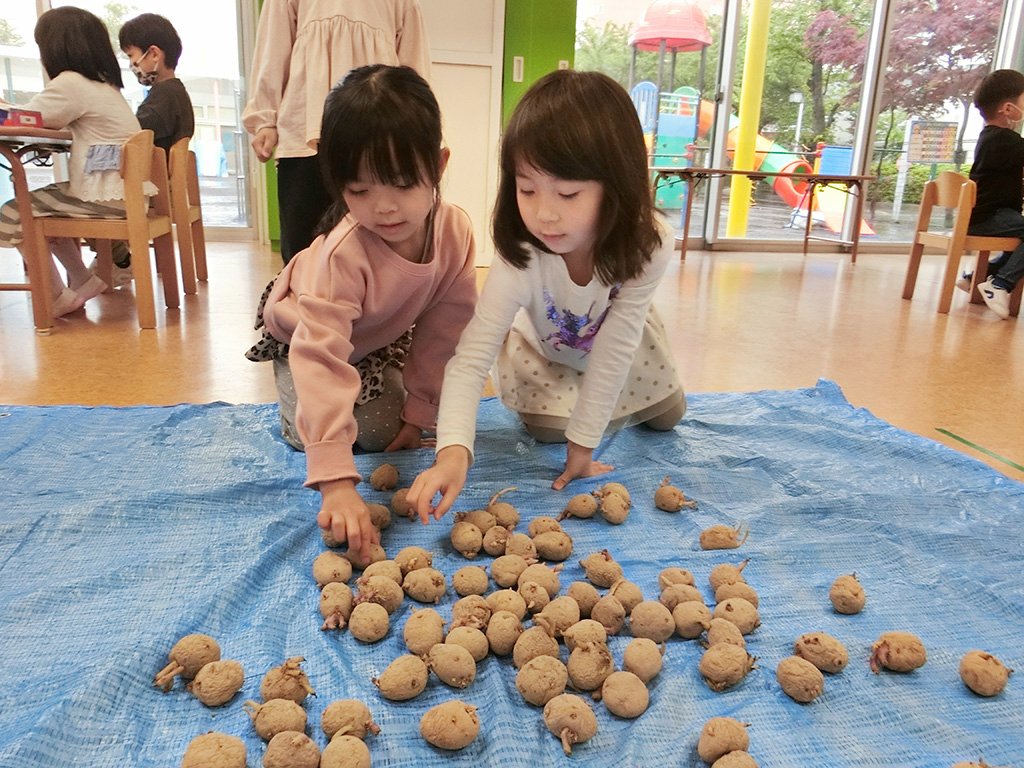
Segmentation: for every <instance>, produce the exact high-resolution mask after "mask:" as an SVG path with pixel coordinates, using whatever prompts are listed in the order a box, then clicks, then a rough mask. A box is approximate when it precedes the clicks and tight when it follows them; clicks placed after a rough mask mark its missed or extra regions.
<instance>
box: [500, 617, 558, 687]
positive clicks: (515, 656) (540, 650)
mask: <svg viewBox="0 0 1024 768" xmlns="http://www.w3.org/2000/svg"><path fill="white" fill-rule="evenodd" d="M538 656H554V657H555V658H556V659H557V658H559V649H558V641H557V640H555V638H553V637H552V636H551V635H549V634H548V633H547V631H546V630H545V629H544V628H543V627H530V628H529V629H527V630H525V631H524V632H523V634H521V635H520V636H519V638H518V639H517V640H516V644H515V645H514V646H513V647H512V663H513V664H515V666H516V668H517V669H522V667H523V666H524V665H525V664H526V663H527V662H528V661H531V660H533V659H535V658H537V657H538ZM559 693H561V691H559Z"/></svg>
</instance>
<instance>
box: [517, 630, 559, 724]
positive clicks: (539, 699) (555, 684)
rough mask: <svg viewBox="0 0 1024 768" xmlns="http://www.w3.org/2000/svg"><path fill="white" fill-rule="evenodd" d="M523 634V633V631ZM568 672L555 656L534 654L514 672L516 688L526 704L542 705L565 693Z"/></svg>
mask: <svg viewBox="0 0 1024 768" xmlns="http://www.w3.org/2000/svg"><path fill="white" fill-rule="evenodd" d="M524 634H525V633H524ZM568 682H569V672H568V670H567V669H566V668H565V664H563V663H562V661H561V660H560V659H559V658H557V657H556V656H550V655H547V654H544V655H541V656H534V657H533V658H532V659H530V660H529V661H527V662H526V663H525V664H523V666H522V667H521V668H520V669H519V672H518V673H517V674H516V688H517V689H518V691H519V693H521V694H522V696H523V698H524V699H525V700H526V702H527V703H528V704H533V705H534V706H535V707H543V706H544V705H545V704H547V703H548V702H549V701H551V699H553V698H555V696H560V695H562V694H563V693H565V686H566V685H567V684H568Z"/></svg>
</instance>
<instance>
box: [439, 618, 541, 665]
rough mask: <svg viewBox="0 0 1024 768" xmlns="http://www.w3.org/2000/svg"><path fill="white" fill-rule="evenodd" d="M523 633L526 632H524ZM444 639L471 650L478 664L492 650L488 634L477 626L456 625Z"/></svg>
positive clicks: (470, 652) (471, 654)
mask: <svg viewBox="0 0 1024 768" xmlns="http://www.w3.org/2000/svg"><path fill="white" fill-rule="evenodd" d="M523 634H526V633H525V632H524V633H523ZM444 641H445V642H446V643H451V644H452V645H461V646H462V647H463V648H465V649H466V650H467V651H469V654H470V656H472V657H473V661H475V662H476V663H477V664H479V663H480V662H481V661H483V660H484V659H485V658H487V654H488V653H490V651H491V644H490V643H488V642H487V635H485V634H484V633H483V632H481V631H480V630H479V629H477V628H476V627H455V629H453V630H451V631H450V632H449V633H448V637H446V638H445V639H444Z"/></svg>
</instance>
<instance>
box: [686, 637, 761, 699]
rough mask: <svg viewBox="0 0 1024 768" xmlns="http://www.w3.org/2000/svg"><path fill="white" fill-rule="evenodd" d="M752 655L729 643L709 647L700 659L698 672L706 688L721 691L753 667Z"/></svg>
mask: <svg viewBox="0 0 1024 768" xmlns="http://www.w3.org/2000/svg"><path fill="white" fill-rule="evenodd" d="M754 661H755V659H754V657H753V656H751V655H750V654H748V653H747V652H746V650H745V649H744V648H740V647H739V646H736V645H731V644H729V643H717V644H715V645H712V646H711V647H709V648H708V649H707V650H706V651H705V652H704V655H703V656H702V657H701V659H700V665H699V668H700V674H701V676H702V677H703V678H704V682H705V683H707V685H708V688H710V689H711V690H713V691H716V692H721V691H724V690H726V689H727V688H732V687H733V686H734V685H736V684H737V683H739V682H740V681H741V680H742V679H743V678H744V677H746V676H747V673H748V672H749V671H750V670H752V669H753V668H754Z"/></svg>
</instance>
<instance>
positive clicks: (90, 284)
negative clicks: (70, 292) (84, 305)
mask: <svg viewBox="0 0 1024 768" xmlns="http://www.w3.org/2000/svg"><path fill="white" fill-rule="evenodd" d="M105 290H107V284H106V283H104V282H103V281H102V280H100V278H99V276H98V275H91V276H90V277H89V279H88V280H86V281H85V282H84V283H82V284H81V285H80V286H78V287H77V288H75V293H77V294H78V295H79V296H81V297H82V301H83V302H86V301H88V300H89V299H93V298H95V297H97V296H99V295H100V294H101V293H103V292H104V291H105Z"/></svg>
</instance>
